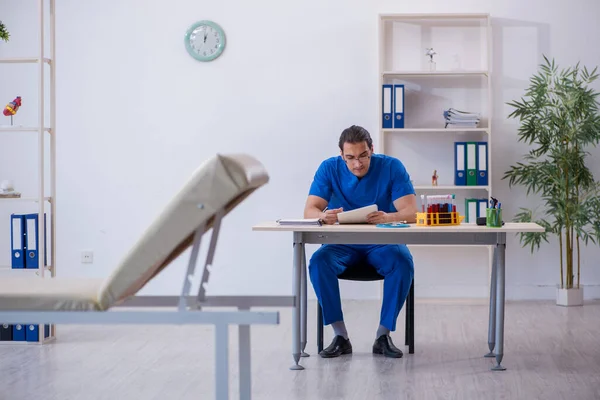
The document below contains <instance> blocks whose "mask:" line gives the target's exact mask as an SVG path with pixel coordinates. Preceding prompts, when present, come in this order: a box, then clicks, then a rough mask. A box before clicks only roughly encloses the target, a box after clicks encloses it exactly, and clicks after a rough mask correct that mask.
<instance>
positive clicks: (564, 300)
mask: <svg viewBox="0 0 600 400" xmlns="http://www.w3.org/2000/svg"><path fill="white" fill-rule="evenodd" d="M556 305H557V306H564V307H571V306H582V305H583V286H579V288H572V289H561V288H557V289H556Z"/></svg>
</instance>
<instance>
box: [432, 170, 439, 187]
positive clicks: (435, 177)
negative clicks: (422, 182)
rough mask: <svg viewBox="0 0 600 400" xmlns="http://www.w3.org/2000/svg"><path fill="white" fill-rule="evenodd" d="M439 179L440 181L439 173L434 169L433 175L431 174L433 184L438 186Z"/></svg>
mask: <svg viewBox="0 0 600 400" xmlns="http://www.w3.org/2000/svg"><path fill="white" fill-rule="evenodd" d="M437 181H438V174H437V169H434V170H433V175H431V186H437V185H438V184H437Z"/></svg>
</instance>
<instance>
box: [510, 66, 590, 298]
mask: <svg viewBox="0 0 600 400" xmlns="http://www.w3.org/2000/svg"><path fill="white" fill-rule="evenodd" d="M544 60H545V61H544V63H543V64H541V65H540V67H539V71H538V73H537V74H535V75H534V76H533V77H532V78H531V79H530V85H529V88H528V89H527V90H526V92H525V97H526V99H523V98H522V99H521V100H520V101H512V102H509V103H508V105H510V106H512V107H514V111H512V112H511V114H510V115H509V118H517V119H519V121H520V126H519V131H518V132H519V133H518V137H519V141H521V142H525V143H527V144H528V145H531V146H532V148H531V150H530V151H529V153H528V154H527V155H525V156H524V162H517V163H516V164H515V165H513V166H511V167H510V169H509V170H508V171H506V172H505V174H504V176H503V178H502V179H508V180H509V186H513V185H522V186H525V187H526V188H527V194H528V195H529V194H530V193H533V194H536V195H539V196H541V200H542V201H541V204H542V206H543V211H542V215H540V216H534V214H535V212H534V211H533V210H530V209H526V208H521V209H520V210H521V211H520V212H519V213H518V214H517V215H516V216H515V219H514V220H515V221H517V222H536V223H537V224H539V225H541V226H543V227H544V228H545V232H542V233H522V234H520V240H521V244H522V246H523V247H525V246H530V247H531V252H532V253H533V251H534V250H535V249H538V248H539V247H540V245H541V242H542V241H545V242H548V235H549V234H551V235H555V236H557V237H558V243H559V251H558V253H559V254H557V256H559V258H560V287H559V289H558V291H557V304H559V305H581V304H583V292H582V288H580V286H579V283H580V271H581V262H580V243H581V242H583V243H584V244H586V245H587V244H588V242H589V241H591V242H593V243H594V244H597V243H598V240H599V239H600V183H599V182H597V181H596V180H595V179H594V177H593V175H592V173H591V171H590V170H589V168H588V167H587V166H586V163H585V161H586V156H587V155H588V153H587V151H586V149H587V148H588V147H589V146H596V145H597V144H598V142H599V141H600V114H599V112H598V105H599V104H598V101H597V97H598V95H599V93H597V92H595V91H594V89H593V88H591V87H590V85H591V84H592V82H594V81H595V80H596V79H597V78H598V74H597V73H596V71H597V68H594V70H593V71H591V72H589V71H588V69H587V68H586V67H583V68H582V67H580V65H579V63H577V65H575V66H574V67H569V68H566V69H562V70H561V71H558V67H557V65H556V64H555V63H554V60H552V61H550V60H548V58H546V57H545V56H544ZM575 255H576V256H577V258H576V261H577V264H576V266H577V281H575V273H574V265H575V264H574V263H575ZM565 266H566V270H565Z"/></svg>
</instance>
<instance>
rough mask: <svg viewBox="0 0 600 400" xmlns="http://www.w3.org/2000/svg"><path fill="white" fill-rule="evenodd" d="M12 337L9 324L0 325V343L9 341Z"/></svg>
mask: <svg viewBox="0 0 600 400" xmlns="http://www.w3.org/2000/svg"><path fill="white" fill-rule="evenodd" d="M12 337H13V326H12V325H10V324H0V342H8V341H11V340H12Z"/></svg>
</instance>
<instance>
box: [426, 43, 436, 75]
mask: <svg viewBox="0 0 600 400" xmlns="http://www.w3.org/2000/svg"><path fill="white" fill-rule="evenodd" d="M426 50H427V51H426V52H425V55H426V56H429V70H430V71H435V61H433V56H434V55H435V54H437V53H436V52H435V51H434V50H433V47H428V48H427V49H426Z"/></svg>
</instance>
